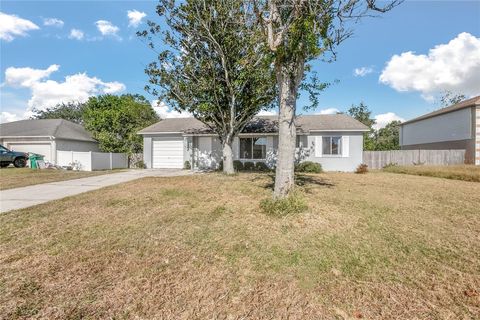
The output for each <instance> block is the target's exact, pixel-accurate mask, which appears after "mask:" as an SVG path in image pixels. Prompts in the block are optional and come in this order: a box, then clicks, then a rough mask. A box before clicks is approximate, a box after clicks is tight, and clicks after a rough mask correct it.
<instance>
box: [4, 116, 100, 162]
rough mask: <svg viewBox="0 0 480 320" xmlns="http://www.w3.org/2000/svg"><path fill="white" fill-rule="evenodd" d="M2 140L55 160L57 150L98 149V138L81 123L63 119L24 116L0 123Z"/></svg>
mask: <svg viewBox="0 0 480 320" xmlns="http://www.w3.org/2000/svg"><path fill="white" fill-rule="evenodd" d="M0 144H2V145H3V146H5V147H7V148H9V149H11V150H15V151H23V152H33V153H37V154H41V155H43V156H45V161H48V162H52V163H56V160H57V150H58V151H99V148H98V142H97V141H96V140H95V139H93V138H92V136H91V134H90V133H88V132H87V131H86V130H85V129H84V128H83V127H82V126H81V125H79V124H76V123H73V122H70V121H67V120H63V119H44V120H21V121H15V122H8V123H2V124H0Z"/></svg>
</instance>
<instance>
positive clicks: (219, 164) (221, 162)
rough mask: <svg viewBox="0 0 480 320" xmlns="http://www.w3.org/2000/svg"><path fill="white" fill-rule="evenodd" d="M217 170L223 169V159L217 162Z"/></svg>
mask: <svg viewBox="0 0 480 320" xmlns="http://www.w3.org/2000/svg"><path fill="white" fill-rule="evenodd" d="M217 170H218V171H223V160H220V162H219V163H218V167H217Z"/></svg>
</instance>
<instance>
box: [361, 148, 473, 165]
mask: <svg viewBox="0 0 480 320" xmlns="http://www.w3.org/2000/svg"><path fill="white" fill-rule="evenodd" d="M363 163H365V164H367V165H368V167H369V168H370V169H381V168H383V167H384V166H386V165H388V164H398V165H401V166H409V165H416V164H425V165H439V166H447V165H452V164H464V163H465V150H392V151H364V152H363Z"/></svg>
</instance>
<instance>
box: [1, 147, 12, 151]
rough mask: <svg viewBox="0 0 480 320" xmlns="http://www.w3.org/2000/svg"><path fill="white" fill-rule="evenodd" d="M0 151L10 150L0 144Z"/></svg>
mask: <svg viewBox="0 0 480 320" xmlns="http://www.w3.org/2000/svg"><path fill="white" fill-rule="evenodd" d="M0 151H5V152H8V151H10V150H8V149H7V148H5V147H4V146H0Z"/></svg>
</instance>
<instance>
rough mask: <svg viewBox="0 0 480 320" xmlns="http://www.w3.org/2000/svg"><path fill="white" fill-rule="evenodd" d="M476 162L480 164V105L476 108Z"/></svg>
mask: <svg viewBox="0 0 480 320" xmlns="http://www.w3.org/2000/svg"><path fill="white" fill-rule="evenodd" d="M474 119H475V121H474V128H475V164H476V165H477V166H480V106H477V107H476V108H475V118H474Z"/></svg>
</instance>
